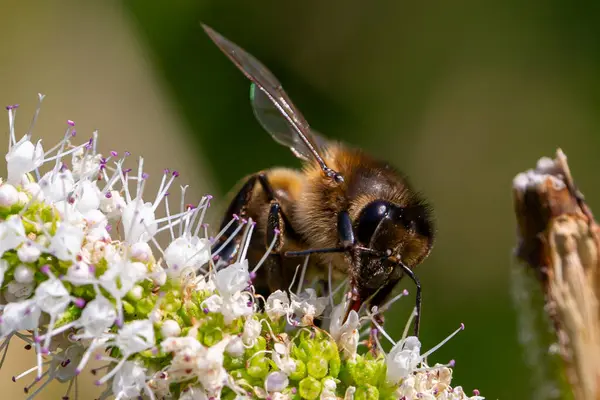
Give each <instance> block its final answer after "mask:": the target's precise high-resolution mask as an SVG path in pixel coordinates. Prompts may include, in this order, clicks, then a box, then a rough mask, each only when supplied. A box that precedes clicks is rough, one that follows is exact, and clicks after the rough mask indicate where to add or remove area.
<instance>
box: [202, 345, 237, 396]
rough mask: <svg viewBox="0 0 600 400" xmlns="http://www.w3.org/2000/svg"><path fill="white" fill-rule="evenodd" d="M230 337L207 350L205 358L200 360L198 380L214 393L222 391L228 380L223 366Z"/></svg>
mask: <svg viewBox="0 0 600 400" xmlns="http://www.w3.org/2000/svg"><path fill="white" fill-rule="evenodd" d="M230 340H231V339H230V338H228V337H227V338H225V339H223V340H221V341H220V342H219V343H217V344H215V345H213V346H211V347H209V348H208V349H207V350H206V354H205V357H204V359H201V360H198V364H197V365H198V380H199V381H200V383H202V386H203V387H204V388H205V389H206V391H207V392H208V393H209V394H211V395H214V394H216V393H218V392H220V390H221V388H222V387H223V386H224V385H225V383H226V381H227V376H228V375H227V371H225V368H223V361H224V360H225V357H224V352H225V348H226V347H227V345H228V344H229V341H230Z"/></svg>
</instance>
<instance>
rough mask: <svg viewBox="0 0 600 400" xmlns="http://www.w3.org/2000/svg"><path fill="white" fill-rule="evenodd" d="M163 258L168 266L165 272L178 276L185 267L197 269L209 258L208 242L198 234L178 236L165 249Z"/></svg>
mask: <svg viewBox="0 0 600 400" xmlns="http://www.w3.org/2000/svg"><path fill="white" fill-rule="evenodd" d="M164 259H165V262H166V263H167V266H168V268H167V269H166V271H167V274H168V275H169V276H170V277H172V278H179V276H180V274H181V272H182V270H183V269H184V268H185V267H191V268H194V270H197V269H198V268H200V267H202V266H203V265H204V264H206V263H207V262H208V261H209V260H210V242H209V241H208V239H200V238H199V237H198V236H192V237H188V235H184V236H181V237H178V238H177V239H175V240H174V241H172V242H171V243H170V244H169V246H168V247H167V248H166V249H165V254H164Z"/></svg>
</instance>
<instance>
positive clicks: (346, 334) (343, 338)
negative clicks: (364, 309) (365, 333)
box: [329, 302, 360, 358]
mask: <svg viewBox="0 0 600 400" xmlns="http://www.w3.org/2000/svg"><path fill="white" fill-rule="evenodd" d="M346 308H347V302H343V303H340V304H338V305H337V306H335V307H334V309H333V311H332V312H331V322H330V324H329V332H330V333H331V337H332V338H333V340H335V341H336V343H337V345H338V347H339V348H340V350H342V351H343V353H344V355H345V356H346V357H347V358H354V356H355V355H356V351H357V349H358V343H359V341H360V333H359V328H360V320H359V317H358V313H357V312H356V311H354V310H351V311H350V313H349V314H348V318H347V319H346V321H345V322H344V323H342V321H343V320H344V317H345V313H346Z"/></svg>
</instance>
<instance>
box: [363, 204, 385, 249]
mask: <svg viewBox="0 0 600 400" xmlns="http://www.w3.org/2000/svg"><path fill="white" fill-rule="evenodd" d="M391 207H392V204H390V203H389V202H387V201H384V200H375V201H373V202H371V203H369V204H367V205H366V206H365V207H364V208H363V209H362V211H361V212H360V214H359V216H358V225H357V229H356V233H357V237H358V240H359V241H360V242H361V243H364V244H369V243H370V242H371V239H372V238H373V234H374V233H375V230H376V229H377V227H378V226H379V224H380V223H381V221H382V220H383V219H384V218H386V217H387V216H388V215H389V212H390V209H391Z"/></svg>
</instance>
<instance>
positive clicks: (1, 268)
mask: <svg viewBox="0 0 600 400" xmlns="http://www.w3.org/2000/svg"><path fill="white" fill-rule="evenodd" d="M9 266H10V265H9V264H8V261H6V260H3V259H0V287H1V286H2V283H3V282H4V274H5V273H6V271H7V270H8V267H9Z"/></svg>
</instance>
